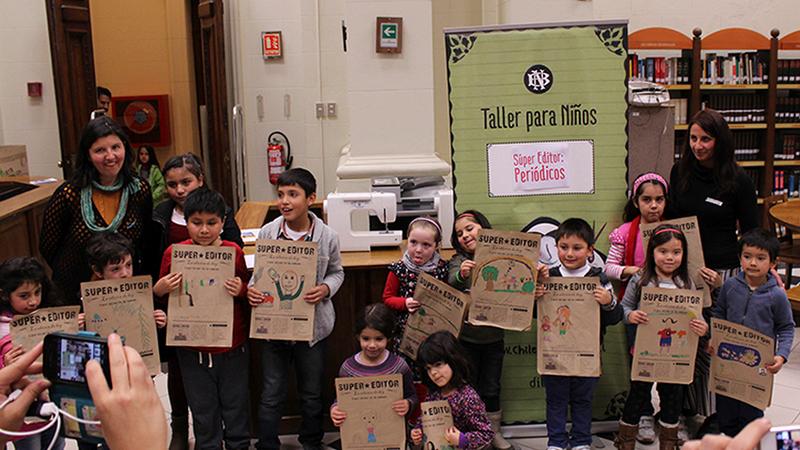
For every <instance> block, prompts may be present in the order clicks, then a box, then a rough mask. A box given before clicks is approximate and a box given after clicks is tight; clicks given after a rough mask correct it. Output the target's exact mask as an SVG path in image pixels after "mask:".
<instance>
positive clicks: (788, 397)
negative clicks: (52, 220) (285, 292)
mask: <svg viewBox="0 0 800 450" xmlns="http://www.w3.org/2000/svg"><path fill="white" fill-rule="evenodd" d="M155 383H156V390H157V391H158V394H159V396H160V397H161V401H162V402H163V404H164V411H165V412H166V413H167V414H168V413H169V399H168V397H167V376H166V375H163V374H162V375H159V376H157V377H156V378H155ZM772 402H773V404H772V406H770V407H769V408H767V411H766V416H767V418H769V419H770V420H771V421H772V423H773V425H788V424H793V423H800V328H798V329H796V330H795V341H794V344H793V345H792V353H791V355H790V357H789V362H788V363H787V364H786V365H785V366H784V367H783V369H782V370H781V371H780V372H779V373H778V375H777V376H776V377H775V385H774V390H773V393H772ZM337 437H338V436H336V435H335V434H328V435H326V436H325V442H331V441H333V440H335V439H336V438H337ZM282 442H283V447H284V448H286V449H299V448H301V447H300V445H299V444H298V442H297V437H296V436H283V437H282ZM511 442H512V443H513V444H514V445H515V446H516V447H517V448H518V449H521V450H526V449H532V450H546V448H547V438H545V437H531V438H516V439H511ZM657 445H658V444H652V445H647V446H645V445H641V444H638V445H637V448H638V449H639V450H655V449H656V448H657ZM592 447H594V448H597V449H601V448H605V449H609V450H611V449H613V447H614V445H613V443H612V442H611V441H608V440H606V439H603V438H600V437H597V438H596V439H595V442H593V443H592ZM67 449H69V450H75V449H77V446H76V445H75V443H74V441H69V442H68V443H67Z"/></svg>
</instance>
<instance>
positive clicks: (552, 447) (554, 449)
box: [547, 445, 564, 450]
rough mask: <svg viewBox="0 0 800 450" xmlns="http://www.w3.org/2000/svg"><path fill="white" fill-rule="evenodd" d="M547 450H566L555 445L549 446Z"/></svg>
mask: <svg viewBox="0 0 800 450" xmlns="http://www.w3.org/2000/svg"><path fill="white" fill-rule="evenodd" d="M547 450H564V449H563V448H561V447H556V446H554V445H548V446H547Z"/></svg>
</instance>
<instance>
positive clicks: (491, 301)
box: [469, 229, 540, 331]
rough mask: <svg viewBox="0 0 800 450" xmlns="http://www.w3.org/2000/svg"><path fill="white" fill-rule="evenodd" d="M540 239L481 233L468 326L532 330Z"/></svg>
mask: <svg viewBox="0 0 800 450" xmlns="http://www.w3.org/2000/svg"><path fill="white" fill-rule="evenodd" d="M539 238H540V237H539V235H538V234H532V233H521V232H516V231H498V230H491V229H482V230H480V231H479V232H478V245H477V247H476V248H475V268H474V269H473V270H472V287H471V289H470V296H471V297H472V304H471V305H470V308H469V323H471V324H473V325H489V326H494V327H497V328H503V329H506V330H516V331H522V330H527V329H529V328H530V327H531V321H532V320H533V300H534V290H535V289H536V276H537V271H536V266H537V262H538V261H539Z"/></svg>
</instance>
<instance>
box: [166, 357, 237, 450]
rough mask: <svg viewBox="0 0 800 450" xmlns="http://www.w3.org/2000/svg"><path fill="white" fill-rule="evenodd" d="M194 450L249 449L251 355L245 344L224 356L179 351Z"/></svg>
mask: <svg viewBox="0 0 800 450" xmlns="http://www.w3.org/2000/svg"><path fill="white" fill-rule="evenodd" d="M176 351H177V354H178V364H180V366H181V375H182V376H183V385H184V387H185V388H186V399H187V400H188V402H189V409H190V410H191V411H192V422H193V424H194V427H193V428H194V436H195V446H194V448H195V450H222V441H223V440H224V441H225V448H226V449H228V450H239V449H247V448H250V392H249V391H250V389H249V383H248V378H247V377H248V373H249V367H250V351H249V349H248V345H247V343H245V344H243V345H240V346H239V347H236V348H234V349H231V350H229V351H227V352H225V353H212V354H209V353H201V352H197V351H194V350H190V349H188V348H182V347H178V348H177V349H176Z"/></svg>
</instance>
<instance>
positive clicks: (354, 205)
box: [323, 192, 403, 252]
mask: <svg viewBox="0 0 800 450" xmlns="http://www.w3.org/2000/svg"><path fill="white" fill-rule="evenodd" d="M323 208H324V210H325V213H326V214H327V216H328V226H330V227H331V228H333V229H334V230H335V231H336V232H337V233H338V234H339V249H340V250H341V251H345V252H346V251H369V250H370V248H371V247H379V246H397V245H400V243H401V242H402V241H403V232H402V231H392V230H389V229H388V224H389V223H391V222H394V221H395V220H396V219H397V197H396V196H395V195H394V194H392V193H390V192H343V193H331V194H328V197H327V198H326V199H325V203H324V204H323ZM357 210H367V211H369V213H370V215H372V216H375V217H377V218H378V220H379V221H380V222H381V223H383V224H384V225H385V226H386V227H385V229H384V230H380V231H354V230H353V212H355V211H357Z"/></svg>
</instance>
